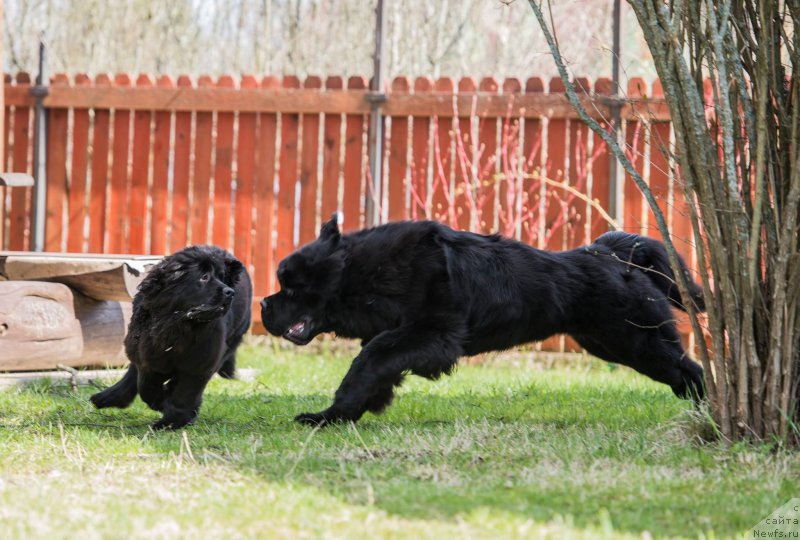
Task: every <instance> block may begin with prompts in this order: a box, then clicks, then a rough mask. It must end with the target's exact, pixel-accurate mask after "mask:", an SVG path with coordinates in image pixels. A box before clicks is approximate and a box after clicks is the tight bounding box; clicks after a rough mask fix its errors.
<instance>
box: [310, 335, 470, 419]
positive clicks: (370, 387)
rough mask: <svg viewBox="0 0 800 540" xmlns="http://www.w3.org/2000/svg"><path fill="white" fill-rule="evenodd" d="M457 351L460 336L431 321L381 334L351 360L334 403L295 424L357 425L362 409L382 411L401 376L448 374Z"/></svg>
mask: <svg viewBox="0 0 800 540" xmlns="http://www.w3.org/2000/svg"><path fill="white" fill-rule="evenodd" d="M437 327H438V328H437ZM461 353H462V349H461V340H460V338H459V335H458V334H457V333H455V332H453V331H452V330H450V331H445V330H442V329H441V326H440V325H436V324H431V323H430V322H427V323H425V324H415V325H412V326H408V327H403V328H398V329H395V330H389V331H386V332H383V333H381V334H379V335H377V336H376V337H375V338H373V339H372V340H371V341H370V342H369V343H368V344H367V345H366V346H365V347H364V348H363V349H362V350H361V353H359V355H358V356H357V357H356V359H355V360H353V363H352V365H351V366H350V370H349V371H348V372H347V375H345V377H344V379H343V380H342V383H341V385H340V386H339V389H338V390H337V391H336V396H335V398H334V401H333V405H331V406H330V407H329V408H328V409H326V410H324V411H321V412H318V413H304V414H301V415H298V416H297V417H296V418H295V420H297V421H298V422H302V423H305V424H311V425H317V426H323V425H326V424H329V423H332V422H346V421H356V420H358V419H359V418H361V416H362V415H363V414H364V413H365V412H366V411H373V412H380V411H382V410H383V409H384V408H385V407H386V406H388V405H389V403H391V401H392V398H393V396H394V387H395V386H396V385H398V384H400V383H401V382H402V379H403V374H404V373H405V372H408V371H410V372H412V373H415V374H417V375H422V376H424V377H428V378H437V377H438V376H440V375H442V374H444V373H449V372H450V371H451V370H452V368H453V366H454V365H455V363H456V362H457V360H458V357H459V356H460V355H461Z"/></svg>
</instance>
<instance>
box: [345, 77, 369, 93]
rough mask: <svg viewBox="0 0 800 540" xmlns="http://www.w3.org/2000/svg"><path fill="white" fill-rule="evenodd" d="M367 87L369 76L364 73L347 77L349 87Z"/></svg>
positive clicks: (360, 88) (361, 88)
mask: <svg viewBox="0 0 800 540" xmlns="http://www.w3.org/2000/svg"><path fill="white" fill-rule="evenodd" d="M366 87H367V78H366V77H364V76H363V75H353V76H351V77H350V78H348V79H347V88H352V89H353V90H364V89H365V88H366Z"/></svg>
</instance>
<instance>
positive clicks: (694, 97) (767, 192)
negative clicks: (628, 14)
mask: <svg viewBox="0 0 800 540" xmlns="http://www.w3.org/2000/svg"><path fill="white" fill-rule="evenodd" d="M529 4H530V6H531V8H532V9H533V11H534V14H535V15H536V19H537V22H538V24H539V26H540V28H541V29H542V31H543V32H544V33H545V35H546V37H547V40H548V43H549V45H550V47H551V52H552V53H553V56H554V58H555V60H556V63H557V65H558V67H559V72H560V74H561V76H562V79H564V82H565V84H566V85H567V87H568V95H569V96H570V99H571V101H573V104H574V105H575V106H576V108H580V105H579V103H578V101H577V99H576V96H575V94H574V89H573V88H572V86H571V84H570V81H569V78H568V75H567V72H566V69H565V68H564V62H563V60H562V59H561V55H560V51H559V50H558V46H557V44H556V42H555V40H554V39H553V38H552V35H551V34H550V32H549V27H548V23H547V21H546V20H545V18H544V16H543V9H542V5H541V2H537V1H536V0H529ZM629 4H630V5H631V7H632V8H633V10H634V12H635V14H636V17H637V19H638V21H639V24H640V26H641V27H642V30H643V33H644V37H645V40H646V41H647V44H648V47H649V48H650V51H651V53H652V55H653V60H654V63H655V66H656V70H657V72H658V74H659V77H660V78H661V83H662V85H663V87H664V94H665V97H666V100H667V104H668V106H669V109H670V113H671V115H672V122H673V127H674V130H675V134H676V136H675V140H676V148H675V149H674V153H675V158H676V161H677V163H678V164H679V166H680V174H681V176H682V178H683V180H684V182H683V189H684V194H685V197H686V200H687V201H689V202H690V217H691V221H692V227H693V229H694V233H695V238H696V245H695V251H696V254H697V258H698V261H699V263H700V267H701V268H703V269H706V270H707V272H702V273H701V274H702V281H703V290H704V293H705V299H706V306H707V311H708V321H709V328H710V330H711V335H712V347H711V349H710V350H708V349H707V348H706V345H705V341H704V339H703V336H702V333H701V329H700V326H699V324H698V322H697V320H695V319H696V317H695V315H696V314H694V313H690V316H691V317H692V319H693V324H692V326H693V329H694V332H695V337H696V338H697V342H698V344H699V347H700V356H701V358H702V360H703V366H704V368H705V370H706V385H707V387H708V390H709V392H708V393H709V399H710V405H711V413H712V416H713V419H714V422H715V423H716V425H717V426H718V428H719V430H720V432H721V434H722V435H723V436H724V437H726V438H734V439H738V438H753V439H761V440H766V439H769V440H774V441H779V442H789V443H792V444H797V443H798V440H800V431H798V426H797V422H798V384H800V380H799V379H800V377H799V376H798V371H800V370H799V369H798V368H799V367H800V366H799V364H800V348H798V341H799V340H798V325H799V324H800V316H798V315H799V313H798V312H799V311H800V301H799V300H800V298H799V297H800V251H799V250H798V212H799V211H800V142H799V141H800V82H798V78H797V77H796V76H795V70H796V69H797V68H798V64H800V36H798V34H797V22H798V19H800V1H798V0H785V1H777V2H776V1H775V0H727V1H724V2H714V1H712V0H705V1H702V2H700V1H698V2H683V1H680V0H667V1H664V0H629ZM706 85H708V86H709V87H710V92H707V89H706V88H707V87H706ZM710 111H713V114H711V112H710ZM579 113H581V116H582V117H584V118H585V120H586V121H587V123H588V124H589V126H590V127H591V128H592V129H593V130H595V131H596V132H598V133H600V134H601V136H603V138H604V139H605V140H606V142H607V143H608V144H609V147H610V148H611V149H612V151H613V152H614V154H615V155H616V156H617V158H618V159H619V160H620V162H621V163H622V165H623V166H624V167H625V168H626V170H628V172H629V173H630V174H631V175H632V176H633V178H634V181H635V182H636V184H637V185H638V186H639V188H640V189H641V190H642V193H643V194H644V196H645V198H646V200H647V201H648V203H649V205H650V207H651V209H652V210H653V213H654V214H655V216H656V221H657V224H658V227H659V229H660V230H661V232H662V235H663V236H664V238H665V244H666V246H667V250H668V253H669V255H670V260H671V262H672V264H673V268H675V269H677V266H676V264H675V263H676V260H677V259H676V257H675V256H674V248H673V246H672V244H671V242H670V240H669V235H668V231H667V228H666V223H665V222H664V220H663V216H662V215H661V212H660V211H659V209H658V206H657V204H656V201H655V198H654V197H653V195H652V193H651V192H650V190H649V188H648V186H647V185H645V183H644V182H642V181H641V178H639V176H638V174H635V171H634V170H633V167H632V165H631V164H630V162H629V161H628V160H627V158H625V155H624V152H622V150H621V149H620V148H619V147H618V145H617V144H616V142H615V141H613V140H611V138H610V137H608V135H607V134H605V132H604V131H603V129H602V128H601V127H600V126H599V125H598V124H597V123H596V122H594V121H593V120H591V119H590V118H589V117H588V115H586V113H585V111H579ZM676 275H677V276H679V279H678V287H679V288H680V290H681V294H682V296H683V297H684V298H688V297H687V296H686V294H685V293H686V290H685V283H683V281H684V280H683V276H681V274H680V272H677V271H676ZM684 304H686V305H687V307H689V308H691V307H693V306H692V302H691V301H688V302H684ZM691 311H692V310H691V309H690V312H691Z"/></svg>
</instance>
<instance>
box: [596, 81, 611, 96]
mask: <svg viewBox="0 0 800 540" xmlns="http://www.w3.org/2000/svg"><path fill="white" fill-rule="evenodd" d="M613 91H614V82H613V81H612V80H611V79H609V78H608V77H599V78H598V79H597V80H596V81H594V93H595V94H597V95H598V96H610V95H611V93H612V92H613Z"/></svg>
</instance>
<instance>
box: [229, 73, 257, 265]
mask: <svg viewBox="0 0 800 540" xmlns="http://www.w3.org/2000/svg"><path fill="white" fill-rule="evenodd" d="M241 87H242V88H258V81H256V79H255V77H253V76H252V75H244V76H243V77H242V81H241ZM256 120H257V116H256V114H255V113H239V128H238V133H237V135H238V138H239V140H238V143H237V145H236V201H235V210H234V212H235V213H234V225H233V253H234V255H236V257H237V258H238V259H239V260H240V261H242V263H244V265H245V267H247V268H248V269H249V268H250V266H251V264H252V262H253V223H252V220H253V186H254V184H255V182H254V176H255V162H256Z"/></svg>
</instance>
